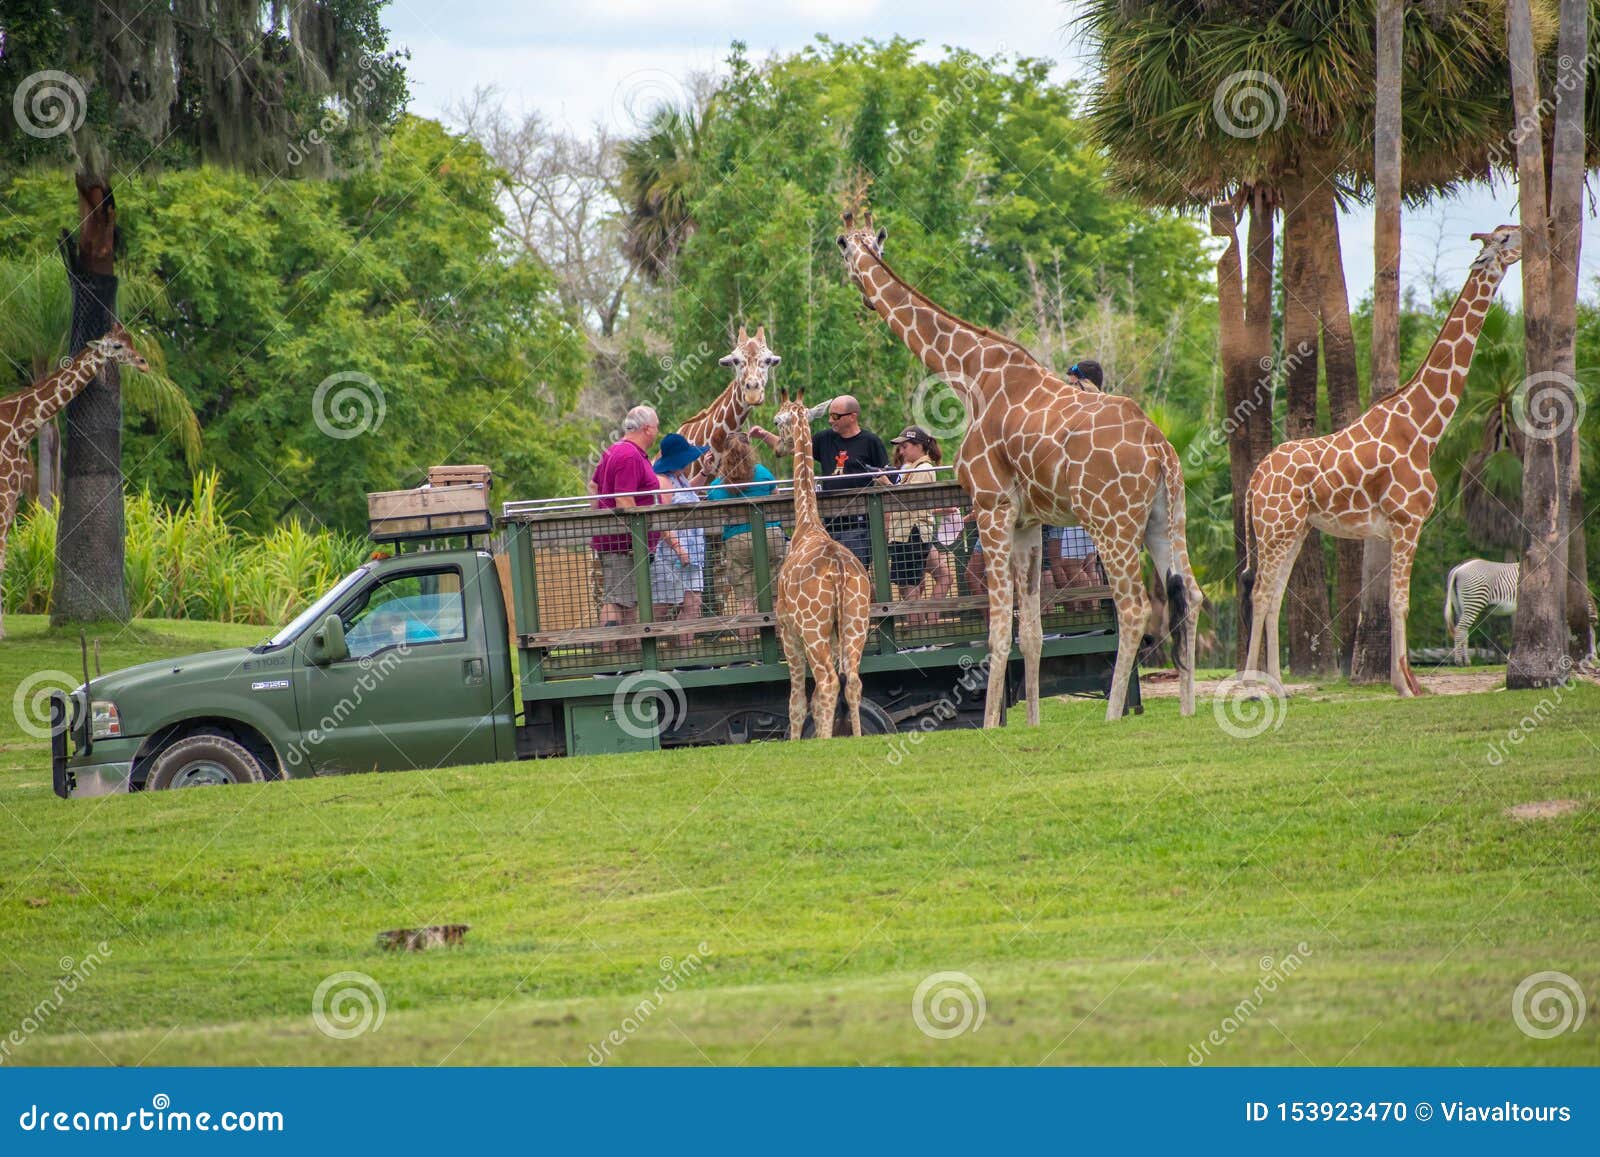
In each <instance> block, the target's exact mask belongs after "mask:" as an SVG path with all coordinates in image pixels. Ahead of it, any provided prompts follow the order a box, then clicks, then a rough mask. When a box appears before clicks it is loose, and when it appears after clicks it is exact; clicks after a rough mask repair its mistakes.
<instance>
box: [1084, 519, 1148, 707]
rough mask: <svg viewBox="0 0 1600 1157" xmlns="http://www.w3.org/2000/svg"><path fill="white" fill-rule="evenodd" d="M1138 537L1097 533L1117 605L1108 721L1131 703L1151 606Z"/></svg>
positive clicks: (1110, 532)
mask: <svg viewBox="0 0 1600 1157" xmlns="http://www.w3.org/2000/svg"><path fill="white" fill-rule="evenodd" d="M1136 542H1137V539H1135V538H1133V537H1131V536H1128V535H1124V534H1119V533H1116V532H1115V531H1113V530H1111V528H1109V527H1108V528H1107V531H1106V532H1104V533H1099V534H1096V535H1095V543H1096V545H1098V546H1099V547H1100V563H1101V565H1102V566H1104V567H1105V571H1106V578H1107V580H1108V581H1109V582H1110V583H1111V596H1112V598H1113V599H1114V600H1115V601H1116V604H1117V664H1116V666H1115V667H1114V668H1113V669H1112V673H1111V693H1110V695H1108V696H1107V699H1106V720H1107V722H1109V721H1111V720H1113V719H1121V718H1122V715H1123V713H1124V711H1125V710H1126V706H1127V702H1128V679H1129V677H1130V676H1131V675H1132V674H1133V664H1134V661H1135V660H1136V659H1137V658H1138V656H1139V643H1140V642H1141V641H1142V640H1143V639H1144V628H1145V623H1146V622H1147V621H1148V619H1149V617H1150V607H1149V603H1148V600H1147V599H1146V597H1145V593H1144V576H1143V574H1142V573H1141V568H1140V566H1139V548H1138V546H1137V545H1136Z"/></svg>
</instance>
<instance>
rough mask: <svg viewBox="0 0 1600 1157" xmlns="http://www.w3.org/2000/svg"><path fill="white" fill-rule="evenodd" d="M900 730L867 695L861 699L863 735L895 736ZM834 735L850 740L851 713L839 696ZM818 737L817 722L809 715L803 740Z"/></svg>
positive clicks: (803, 731)
mask: <svg viewBox="0 0 1600 1157" xmlns="http://www.w3.org/2000/svg"><path fill="white" fill-rule="evenodd" d="M899 730H900V728H898V727H896V726H895V722H894V720H893V719H890V718H889V713H888V712H887V711H885V710H884V709H883V708H882V707H879V706H878V705H877V704H876V703H874V702H873V701H872V700H871V699H868V698H867V697H866V696H865V695H863V696H862V697H861V734H862V735H863V736H867V735H893V734H895V733H896V732H897V731H899ZM833 735H834V738H835V739H838V738H849V736H850V713H849V711H848V710H847V709H846V707H845V702H844V696H843V695H840V696H839V707H838V709H837V710H836V711H835V712H834V713H833ZM816 737H817V721H816V720H815V719H812V718H811V717H810V716H809V715H808V716H806V725H805V727H804V728H802V729H801V732H800V738H801V739H815V738H816Z"/></svg>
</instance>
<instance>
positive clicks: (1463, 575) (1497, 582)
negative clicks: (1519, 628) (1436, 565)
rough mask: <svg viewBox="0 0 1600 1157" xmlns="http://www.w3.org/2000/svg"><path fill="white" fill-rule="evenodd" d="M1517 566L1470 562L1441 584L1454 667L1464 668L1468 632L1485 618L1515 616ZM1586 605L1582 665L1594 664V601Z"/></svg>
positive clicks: (1453, 570) (1445, 624) (1455, 568)
mask: <svg viewBox="0 0 1600 1157" xmlns="http://www.w3.org/2000/svg"><path fill="white" fill-rule="evenodd" d="M1520 567H1521V564H1520V563H1515V562H1489V561H1488V560H1487V559H1481V558H1469V559H1468V560H1467V561H1466V562H1464V563H1461V564H1460V565H1459V566H1456V567H1454V568H1453V569H1452V570H1451V571H1450V574H1449V575H1448V576H1447V577H1446V578H1445V580H1444V629H1445V631H1446V633H1448V634H1449V635H1450V636H1451V639H1452V641H1453V643H1454V646H1453V647H1452V648H1451V652H1450V657H1451V659H1453V660H1454V661H1455V664H1456V666H1458V667H1465V666H1466V665H1467V632H1468V631H1470V630H1471V629H1472V626H1473V624H1474V623H1476V622H1477V621H1478V619H1479V618H1480V617H1482V616H1483V615H1485V614H1489V615H1514V614H1516V613H1517V582H1518V578H1519V575H1520ZM1586 597H1587V600H1588V603H1589V608H1588V609H1589V615H1588V618H1589V646H1588V653H1587V656H1586V657H1585V660H1584V661H1585V662H1592V661H1593V660H1594V652H1595V621H1596V618H1597V617H1600V616H1597V612H1596V608H1595V602H1594V597H1593V596H1592V595H1589V596H1586Z"/></svg>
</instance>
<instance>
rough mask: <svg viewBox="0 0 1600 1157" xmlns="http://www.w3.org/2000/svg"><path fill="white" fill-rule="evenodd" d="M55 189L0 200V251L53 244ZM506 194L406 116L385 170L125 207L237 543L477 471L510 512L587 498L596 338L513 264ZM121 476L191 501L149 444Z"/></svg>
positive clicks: (203, 176) (454, 144)
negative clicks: (1, 207)
mask: <svg viewBox="0 0 1600 1157" xmlns="http://www.w3.org/2000/svg"><path fill="white" fill-rule="evenodd" d="M58 180H59V178H58V176H57V174H54V173H52V172H50V171H47V170H40V171H35V172H30V173H28V174H26V175H23V176H20V177H18V178H16V179H14V180H13V181H12V182H11V184H10V185H9V186H8V187H3V188H0V197H3V198H4V199H5V201H6V203H7V204H8V206H11V207H12V208H13V210H14V212H15V214H16V215H15V216H11V217H7V218H6V219H5V220H3V221H0V249H9V248H10V247H11V246H13V245H15V246H18V247H24V246H27V245H30V244H31V245H34V246H37V245H38V244H39V240H38V239H39V238H41V237H48V236H49V235H50V234H51V233H52V232H53V230H54V227H55V223H56V220H57V214H58V213H59V212H60V209H61V206H60V204H59V199H58V198H57V197H56V196H55V194H54V190H55V188H56V185H57V182H58ZM496 190H497V184H496V175H495V172H494V169H493V166H492V165H491V163H490V161H489V159H488V157H487V155H486V154H485V153H484V151H483V149H482V148H481V147H480V146H478V145H477V144H476V143H474V142H472V141H470V140H468V139H465V138H462V137H457V136H453V135H451V134H449V133H448V132H446V131H445V130H444V129H443V128H442V127H441V126H439V125H438V124H436V123H434V122H432V121H427V120H421V119H417V118H409V117H408V118H405V119H403V120H402V122H401V123H400V124H399V126H398V127H397V128H396V129H395V131H394V132H393V133H392V134H391V135H390V137H389V138H388V140H387V142H386V144H385V163H384V165H383V166H382V167H381V168H377V169H364V170H361V171H359V172H357V173H354V174H351V175H349V176H346V177H342V178H338V179H333V180H328V181H318V182H294V181H272V182H269V183H267V184H265V185H263V184H261V183H260V182H258V181H257V180H255V179H253V178H251V177H249V176H246V175H244V174H241V173H238V172H234V171H229V170H225V169H220V168H215V167H211V166H203V167H200V168H196V169H191V170H186V171H183V172H178V173H172V174H167V175H165V176H163V177H161V178H160V179H159V180H153V179H152V180H137V179H136V180H131V181H129V182H128V184H127V185H125V186H124V187H123V188H122V189H120V190H119V193H118V199H119V201H120V202H121V203H122V205H123V206H124V207H125V219H126V221H127V225H126V228H125V230H124V242H125V249H126V255H125V257H124V260H123V264H124V266H125V267H126V269H127V271H128V272H129V273H131V274H133V275H135V276H136V277H149V278H152V279H154V280H156V281H157V282H158V283H159V285H160V287H161V289H162V291H163V295H164V298H165V301H166V304H167V308H166V310H165V311H164V312H162V313H161V314H160V315H159V319H158V326H159V329H160V332H161V338H162V341H163V344H164V345H165V346H166V348H167V351H168V372H169V374H170V375H171V377H172V379H173V380H174V381H175V382H176V383H177V384H178V386H179V387H180V388H181V389H182V390H183V392H184V394H185V395H186V396H187V397H188V399H189V400H190V402H191V404H192V405H193V407H194V410H195V412H196V413H197V414H198V415H199V416H200V419H201V422H202V425H203V426H204V429H205V446H204V451H203V455H202V460H203V463H204V464H205V465H206V466H209V467H214V468H215V469H216V470H217V471H218V473H219V475H220V478H221V483H222V485H223V486H224V488H225V489H226V490H227V491H228V492H230V493H232V494H233V495H234V496H235V497H236V499H237V501H238V506H239V510H238V518H239V520H240V521H241V525H243V526H245V527H247V528H249V529H252V530H255V531H258V532H259V531H265V530H267V529H268V528H270V527H271V526H272V525H273V524H274V523H276V522H278V521H280V520H282V519H284V518H287V517H290V516H293V517H296V518H299V519H301V520H303V521H308V522H309V521H320V522H324V523H328V524H331V525H333V526H336V527H338V528H341V529H344V530H349V531H357V530H360V529H362V528H363V527H364V525H365V506H364V504H363V492H364V491H367V490H382V489H394V488H398V487H402V486H411V485H415V484H416V483H417V482H419V481H420V479H421V476H422V474H423V473H424V471H425V470H426V468H427V466H429V465H430V464H433V463H436V462H444V461H462V460H468V461H481V462H485V463H487V464H488V465H490V466H491V467H492V468H493V469H494V471H495V474H496V479H497V482H496V486H497V489H498V490H499V491H500V492H502V493H506V494H511V495H515V496H518V497H521V496H525V495H529V494H543V493H556V492H564V493H574V492H576V491H577V490H578V489H580V488H581V486H580V479H579V477H578V473H577V470H576V469H575V468H574V466H573V463H574V462H575V461H576V460H577V459H578V458H579V457H580V456H581V455H582V453H583V451H584V448H585V444H586V440H587V439H586V437H585V431H584V429H583V428H582V426H581V425H579V424H577V423H574V422H572V421H571V420H570V417H569V416H570V413H571V410H572V406H573V404H574V402H575V400H576V398H577V395H578V393H579V391H580V390H581V389H582V387H583V383H584V380H585V366H584V343H583V338H582V335H581V333H580V332H579V330H578V329H577V328H576V327H575V325H574V323H573V321H572V319H571V318H570V316H569V315H568V314H567V313H566V312H564V311H563V310H562V308H561V307H560V305H559V303H558V301H557V297H556V292H555V286H554V282H553V279H552V277H551V275H550V274H549V273H548V271H546V270H545V269H544V268H543V267H542V266H540V265H538V264H537V263H535V262H534V261H532V260H530V259H527V258H513V259H505V258H504V257H503V254H502V253H501V251H500V249H499V247H498V243H497V239H496V230H497V229H498V227H499V226H500V224H501V216H500V211H499V208H498V206H497V203H496ZM324 383H328V384H327V386H326V388H324ZM319 390H320V391H321V395H320V397H319ZM127 457H128V477H129V481H130V482H131V483H132V484H133V485H135V486H144V485H148V486H150V487H151V488H152V491H153V492H154V493H155V494H156V495H157V496H158V497H159V498H161V499H162V500H164V501H166V502H168V503H169V504H176V503H178V502H180V501H182V500H183V499H184V498H185V497H186V496H188V495H189V493H190V480H189V477H188V472H187V470H185V469H184V468H183V467H182V465H181V463H180V462H179V461H178V460H177V459H176V458H175V456H174V455H173V453H172V451H171V446H170V445H169V444H167V443H165V442H163V441H162V440H161V437H160V435H159V434H158V433H157V432H155V431H153V430H135V431H132V432H130V436H129V444H128V456H127ZM58 589H59V584H58Z"/></svg>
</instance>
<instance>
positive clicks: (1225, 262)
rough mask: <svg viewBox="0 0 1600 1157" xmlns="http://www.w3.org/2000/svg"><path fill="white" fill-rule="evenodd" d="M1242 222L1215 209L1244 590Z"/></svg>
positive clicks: (1228, 208)
mask: <svg viewBox="0 0 1600 1157" xmlns="http://www.w3.org/2000/svg"><path fill="white" fill-rule="evenodd" d="M1238 224H1239V222H1238V218H1237V216H1236V214H1235V212H1234V207H1233V205H1230V204H1221V205H1213V206H1211V235H1212V236H1213V237H1224V238H1226V239H1227V242H1228V244H1227V247H1226V248H1225V249H1224V250H1223V251H1222V254H1221V256H1219V257H1218V258H1217V345H1218V349H1219V351H1220V354H1221V359H1222V404H1223V409H1224V413H1223V415H1222V428H1223V430H1224V431H1225V432H1226V433H1227V437H1228V476H1229V478H1230V479H1231V480H1232V486H1233V579H1234V590H1236V591H1240V592H1242V591H1243V590H1244V584H1243V575H1244V571H1245V568H1246V566H1248V565H1249V564H1248V560H1247V559H1246V557H1245V555H1246V551H1245V541H1246V540H1245V533H1246V524H1245V502H1244V496H1245V491H1246V488H1247V487H1248V486H1249V485H1250V471H1251V470H1253V469H1254V468H1255V464H1254V463H1253V462H1251V461H1250V431H1249V429H1248V428H1247V427H1246V426H1245V425H1244V423H1243V422H1242V421H1240V420H1239V419H1240V414H1241V410H1240V407H1241V406H1242V405H1243V404H1244V399H1245V397H1246V396H1247V395H1248V393H1249V390H1250V383H1251V381H1252V380H1253V379H1254V377H1255V375H1256V373H1257V369H1256V367H1255V365H1253V364H1252V363H1251V362H1250V360H1249V351H1248V350H1247V348H1246V340H1247V339H1246V335H1245V329H1244V272H1243V266H1242V264H1241V262H1240V255H1239V229H1238ZM1240 597H1241V598H1242V597H1243V596H1242V594H1241V595H1240ZM1241 610H1242V608H1241ZM1234 621H1235V622H1238V623H1242V622H1244V616H1243V615H1242V614H1241V615H1240V616H1239V617H1238V618H1236V619H1235V620H1234ZM1234 634H1235V636H1236V637H1235V639H1234V665H1235V666H1236V667H1238V668H1239V669H1240V670H1243V669H1244V658H1245V656H1244V652H1245V647H1246V644H1247V642H1248V640H1247V639H1246V638H1245V636H1244V632H1243V631H1235V632H1234Z"/></svg>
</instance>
